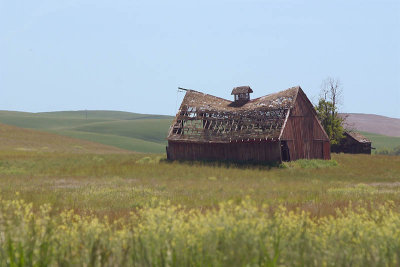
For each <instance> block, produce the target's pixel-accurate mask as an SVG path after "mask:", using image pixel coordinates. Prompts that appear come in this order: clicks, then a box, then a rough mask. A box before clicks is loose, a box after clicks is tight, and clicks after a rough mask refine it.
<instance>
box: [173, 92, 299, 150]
mask: <svg viewBox="0 0 400 267" xmlns="http://www.w3.org/2000/svg"><path fill="white" fill-rule="evenodd" d="M299 90H301V88H300V87H299V86H296V87H292V88H289V89H287V90H284V91H281V92H278V93H274V94H270V95H266V96H263V97H259V98H256V99H253V100H250V101H248V102H247V103H245V104H243V105H241V106H235V105H234V104H233V103H234V102H232V101H229V100H226V99H223V98H219V97H215V96H212V95H208V94H204V93H201V92H197V91H194V90H188V91H187V92H186V95H185V98H184V99H183V101H182V104H181V106H180V109H179V111H178V114H177V115H176V118H175V121H174V122H173V124H172V125H171V129H170V132H169V135H168V140H175V141H193V142H232V141H239V140H241V141H242V140H253V139H254V140H257V139H278V138H279V136H280V133H281V130H282V127H283V125H284V122H285V120H286V117H287V114H288V111H289V109H290V108H292V107H293V105H294V102H295V100H296V97H297V94H298V92H299Z"/></svg>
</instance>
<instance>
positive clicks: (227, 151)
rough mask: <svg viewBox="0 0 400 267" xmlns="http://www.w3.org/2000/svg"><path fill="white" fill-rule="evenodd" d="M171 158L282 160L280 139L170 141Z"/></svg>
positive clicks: (241, 160)
mask: <svg viewBox="0 0 400 267" xmlns="http://www.w3.org/2000/svg"><path fill="white" fill-rule="evenodd" d="M167 155H168V159H170V160H230V161H239V162H245V161H253V162H281V151H280V143H279V141H261V142H237V143H236V142H232V143H190V142H173V141H168V147H167Z"/></svg>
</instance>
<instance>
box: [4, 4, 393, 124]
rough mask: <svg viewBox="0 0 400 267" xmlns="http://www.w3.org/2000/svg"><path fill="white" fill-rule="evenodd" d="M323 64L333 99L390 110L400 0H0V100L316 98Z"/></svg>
mask: <svg viewBox="0 0 400 267" xmlns="http://www.w3.org/2000/svg"><path fill="white" fill-rule="evenodd" d="M328 76H332V77H338V78H339V79H340V80H341V81H342V83H343V87H344V98H343V101H344V104H343V107H342V111H344V112H358V113H375V114H380V115H386V116H391V117H399V118H400V1H398V0H396V1H385V0H382V1H369V0H363V1H359V0H356V1H351V0H347V1H321V0H319V1H299V0H276V1H272V0H265V1H261V0H247V1H244V0H223V1H209V0H203V1H146V0H139V1H136V0H135V1H117V0H114V1H105V0H93V1H92V0H86V1H84V0H35V1H32V0H25V1H24V0H0V93H1V95H0V109H2V110H20V111H32V112H38V111H53V110H79V109H108V110H124V111H132V112H140V113H153V114H154V113H156V114H174V113H175V111H176V106H177V104H176V102H177V92H176V91H177V90H176V89H177V87H178V86H181V87H186V88H192V89H196V90H200V91H204V92H206V93H210V94H213V95H216V96H219V97H224V98H228V99H230V98H231V95H230V92H231V89H232V88H233V87H234V86H239V85H250V86H251V87H252V88H253V90H254V94H253V97H258V96H262V95H266V94H269V93H272V92H276V91H280V90H283V89H286V88H289V87H291V86H294V85H300V86H301V87H302V88H303V89H304V91H305V92H306V94H307V95H308V96H309V97H310V98H311V99H312V100H316V97H317V96H318V92H319V89H320V84H321V82H322V80H324V79H325V78H326V77H328ZM181 96H182V94H180V95H179V97H181ZM178 102H179V101H178Z"/></svg>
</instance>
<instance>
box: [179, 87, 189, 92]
mask: <svg viewBox="0 0 400 267" xmlns="http://www.w3.org/2000/svg"><path fill="white" fill-rule="evenodd" d="M178 90H182V91H190V90H192V89H186V88H182V87H178Z"/></svg>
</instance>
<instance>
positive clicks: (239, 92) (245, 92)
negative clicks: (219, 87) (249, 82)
mask: <svg viewBox="0 0 400 267" xmlns="http://www.w3.org/2000/svg"><path fill="white" fill-rule="evenodd" d="M251 93H253V90H252V89H251V88H250V86H238V87H235V88H233V90H232V94H231V95H234V97H235V98H234V99H235V103H238V102H241V103H243V102H247V101H249V100H250V94H251Z"/></svg>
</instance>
